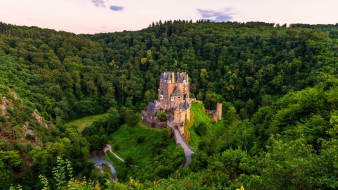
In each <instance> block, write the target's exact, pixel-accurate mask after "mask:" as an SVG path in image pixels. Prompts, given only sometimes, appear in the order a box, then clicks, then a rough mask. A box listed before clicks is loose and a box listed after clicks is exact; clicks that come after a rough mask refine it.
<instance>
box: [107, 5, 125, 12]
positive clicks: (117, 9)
mask: <svg viewBox="0 0 338 190" xmlns="http://www.w3.org/2000/svg"><path fill="white" fill-rule="evenodd" d="M123 9H124V7H121V6H116V5H111V6H110V10H112V11H122V10H123Z"/></svg>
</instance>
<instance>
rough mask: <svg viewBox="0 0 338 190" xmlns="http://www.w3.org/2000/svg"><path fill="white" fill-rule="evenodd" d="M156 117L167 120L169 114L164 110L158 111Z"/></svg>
mask: <svg viewBox="0 0 338 190" xmlns="http://www.w3.org/2000/svg"><path fill="white" fill-rule="evenodd" d="M156 118H157V120H159V121H166V120H167V114H165V113H164V112H163V111H160V112H158V114H157V117H156Z"/></svg>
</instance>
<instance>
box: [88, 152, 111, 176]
mask: <svg viewBox="0 0 338 190" xmlns="http://www.w3.org/2000/svg"><path fill="white" fill-rule="evenodd" d="M104 156H105V153H104V151H102V150H93V151H91V153H90V160H92V161H93V162H94V163H95V166H96V167H97V168H99V169H100V170H101V172H102V173H104V171H103V170H102V164H107V165H108V166H109V168H110V170H111V172H112V174H113V175H114V176H115V178H116V170H115V168H114V167H113V165H112V164H111V163H110V162H109V161H108V160H105V159H104ZM109 178H110V177H109ZM110 180H111V181H113V179H112V178H110Z"/></svg>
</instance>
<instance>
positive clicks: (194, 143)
mask: <svg viewBox="0 0 338 190" xmlns="http://www.w3.org/2000/svg"><path fill="white" fill-rule="evenodd" d="M204 110H205V109H204V105H203V104H202V103H197V102H192V103H191V110H190V112H191V118H190V122H189V123H188V130H189V131H190V141H188V144H189V145H190V147H191V148H192V149H194V150H197V148H198V143H199V141H200V136H198V135H197V133H196V132H195V129H196V126H197V125H198V124H199V123H201V122H205V123H206V124H207V126H208V127H209V134H208V136H210V135H211V134H215V135H220V134H223V133H224V132H225V130H226V128H225V126H224V124H223V122H222V121H219V122H218V123H215V122H214V121H213V120H212V119H211V118H210V117H209V115H208V114H207V113H206V112H205V111H204Z"/></svg>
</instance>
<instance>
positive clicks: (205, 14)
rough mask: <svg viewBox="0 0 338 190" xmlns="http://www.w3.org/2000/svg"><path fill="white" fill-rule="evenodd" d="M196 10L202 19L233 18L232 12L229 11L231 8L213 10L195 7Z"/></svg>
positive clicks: (216, 20)
mask: <svg viewBox="0 0 338 190" xmlns="http://www.w3.org/2000/svg"><path fill="white" fill-rule="evenodd" d="M197 11H198V12H199V13H200V15H201V16H202V19H204V20H211V21H214V22H226V21H229V20H231V19H232V18H233V16H232V15H233V13H231V12H230V11H231V9H229V8H228V9H224V10H221V11H215V10H205V9H197Z"/></svg>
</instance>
